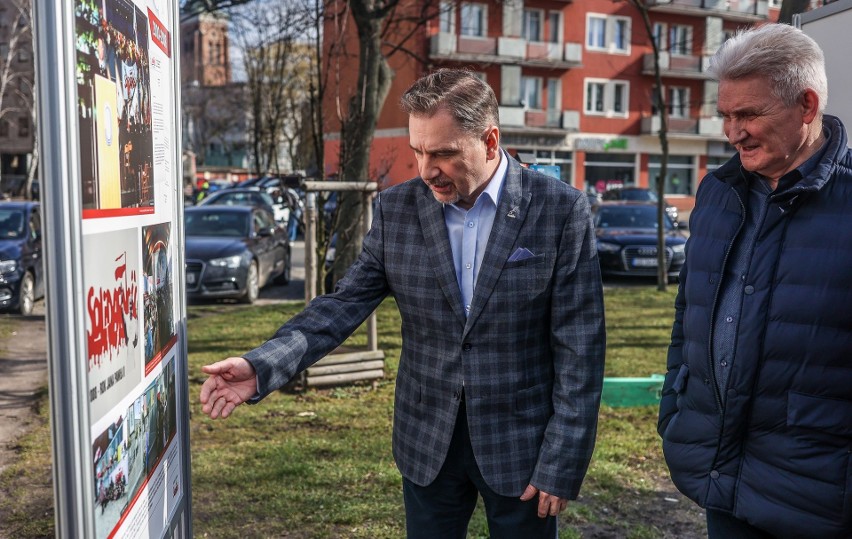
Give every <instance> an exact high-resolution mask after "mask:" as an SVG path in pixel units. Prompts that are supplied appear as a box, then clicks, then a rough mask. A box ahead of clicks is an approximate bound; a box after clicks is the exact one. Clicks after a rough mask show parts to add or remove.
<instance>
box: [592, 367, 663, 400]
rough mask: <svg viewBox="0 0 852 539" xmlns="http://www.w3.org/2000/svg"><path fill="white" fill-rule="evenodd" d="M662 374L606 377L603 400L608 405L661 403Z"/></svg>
mask: <svg viewBox="0 0 852 539" xmlns="http://www.w3.org/2000/svg"><path fill="white" fill-rule="evenodd" d="M663 380H665V376H664V375H662V374H652V375H651V376H649V377H647V378H604V383H603V393H602V394H601V402H602V403H603V404H606V405H607V406H615V407H625V406H648V405H651V404H659V403H660V393H661V392H662V390H663Z"/></svg>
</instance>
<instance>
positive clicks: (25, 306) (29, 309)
mask: <svg viewBox="0 0 852 539" xmlns="http://www.w3.org/2000/svg"><path fill="white" fill-rule="evenodd" d="M33 305H35V278H33V274H32V273H30V272H26V273H24V277H23V279H21V288H20V290H18V312H19V313H21V314H22V315H24V316H27V315H30V314H32V313H33Z"/></svg>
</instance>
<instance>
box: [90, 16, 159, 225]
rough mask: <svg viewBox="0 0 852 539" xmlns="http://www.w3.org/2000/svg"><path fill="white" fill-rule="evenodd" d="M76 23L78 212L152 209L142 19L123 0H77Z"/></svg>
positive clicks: (146, 63)
mask: <svg viewBox="0 0 852 539" xmlns="http://www.w3.org/2000/svg"><path fill="white" fill-rule="evenodd" d="M75 21H76V30H77V35H76V49H77V66H76V75H77V100H78V101H77V109H78V114H79V122H80V123H79V130H80V153H81V155H80V167H81V171H80V172H81V179H82V183H83V192H82V197H83V212H84V217H87V216H102V215H110V214H113V213H111V211H112V212H114V211H115V210H121V212H120V214H126V213H130V214H133V213H152V212H153V210H154V178H153V169H152V167H153V136H152V121H151V92H150V65H149V56H148V45H149V39H148V37H149V36H148V32H149V31H148V18H147V16H146V15H145V13H143V11H142V10H140V9H139V8H138V7H136V5H135V4H134V3H133V2H131V1H129V0H102V1H95V0H77V3H76V6H75ZM92 212H95V213H92ZM104 212H106V213H104Z"/></svg>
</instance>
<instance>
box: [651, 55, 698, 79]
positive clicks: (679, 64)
mask: <svg viewBox="0 0 852 539" xmlns="http://www.w3.org/2000/svg"><path fill="white" fill-rule="evenodd" d="M706 66H707V58H706V57H704V56H681V55H673V54H671V53H669V52H661V53H660V75H662V76H663V77H678V78H682V79H707V78H708V76H707V74H706V73H705V68H706ZM642 74H643V75H653V74H654V54H653V53H650V54H646V55H644V56H643V57H642Z"/></svg>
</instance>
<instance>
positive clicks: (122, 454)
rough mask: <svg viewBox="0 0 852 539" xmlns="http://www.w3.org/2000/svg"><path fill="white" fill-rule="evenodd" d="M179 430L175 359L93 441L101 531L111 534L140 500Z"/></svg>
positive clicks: (97, 525)
mask: <svg viewBox="0 0 852 539" xmlns="http://www.w3.org/2000/svg"><path fill="white" fill-rule="evenodd" d="M176 429H177V413H176V396H175V361H174V356H172V361H169V362H168V363H167V364H164V366H163V371H162V372H161V373H160V374H159V375H158V376H157V377H156V378H154V380H153V381H152V382H151V383H150V384H149V385H148V387H147V388H146V389H145V392H144V393H143V394H142V395H141V396H140V397H139V398H137V399H136V400H134V401H133V403H132V404H131V405H130V406H129V407H128V408H127V410H125V413H124V414H123V415H121V416H119V417H118V418H117V419H116V420H115V422H113V423H112V424H111V425H110V426H109V427H107V428H106V429H105V430H104V431H103V432H102V433H100V434H99V435H98V436H97V437H96V438H95V440H94V442H93V443H92V455H93V459H94V468H93V471H94V481H95V530H96V535H97V537H98V539H101V538H105V537H109V535H110V534H111V533H112V532H113V530H114V529H115V528H116V527H117V526H118V525H119V524H120V523H121V521H122V519H123V518H124V517H125V515H126V514H127V511H128V510H129V509H130V508H131V507H132V506H133V505H134V504H135V499H136V496H137V494H138V492H139V491H140V490H141V489H142V487H144V486H145V484H146V483H147V482H148V479H149V478H150V477H151V473H152V472H153V471H154V470H155V469H156V467H157V465H158V464H159V462H160V459H161V458H162V456H163V455H164V454H165V450H166V448H167V447H168V446H169V443H170V442H171V440H172V439H173V437H174V435H175V432H176Z"/></svg>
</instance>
